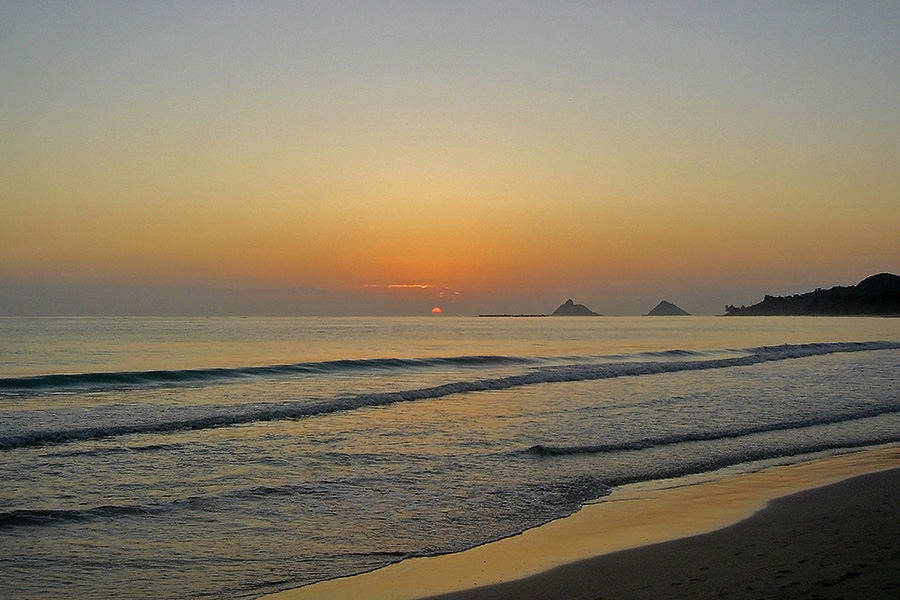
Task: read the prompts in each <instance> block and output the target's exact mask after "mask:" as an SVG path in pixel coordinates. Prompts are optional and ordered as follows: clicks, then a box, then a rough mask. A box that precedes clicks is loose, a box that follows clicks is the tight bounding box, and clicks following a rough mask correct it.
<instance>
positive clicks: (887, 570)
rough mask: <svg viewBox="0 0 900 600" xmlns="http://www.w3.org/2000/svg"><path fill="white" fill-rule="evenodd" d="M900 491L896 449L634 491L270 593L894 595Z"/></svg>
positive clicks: (460, 597) (291, 596)
mask: <svg viewBox="0 0 900 600" xmlns="http://www.w3.org/2000/svg"><path fill="white" fill-rule="evenodd" d="M625 487H627V486H625ZM898 489H900V449H898V448H897V447H896V446H892V447H887V448H881V449H875V450H868V451H862V452H855V453H851V454H845V455H840V456H836V457H831V458H826V459H821V460H815V461H811V462H805V463H799V464H795V465H790V466H782V467H774V468H770V469H765V470H761V471H757V472H751V473H745V474H742V475H738V476H734V477H726V478H724V479H719V480H713V481H709V482H704V483H699V484H695V485H684V486H678V487H670V488H667V489H661V490H657V491H654V492H650V493H648V492H646V491H640V490H639V489H625V490H623V493H621V494H616V493H615V492H614V493H613V494H611V495H610V496H608V497H606V498H604V499H602V501H599V502H596V503H592V504H588V505H587V506H585V507H584V508H583V509H582V510H581V511H579V512H577V513H576V514H574V515H572V516H571V517H567V518H563V519H559V520H556V521H553V522H551V523H549V524H547V525H544V526H541V527H537V528H534V529H531V530H528V531H526V532H524V533H523V534H521V535H517V536H512V537H510V538H506V539H504V540H499V541H497V542H493V543H490V544H485V545H483V546H479V547H476V548H473V549H471V550H468V551H466V552H461V553H456V554H449V555H444V556H437V557H427V558H417V559H412V560H407V561H404V562H401V563H398V564H395V565H391V566H389V567H386V568H383V569H379V570H377V571H373V572H370V573H366V574H363V575H359V576H355V577H348V578H343V579H337V580H332V581H327V582H322V583H320V584H315V585H311V586H307V587H303V588H299V589H296V590H288V591H286V592H283V593H280V594H274V595H271V596H266V599H267V600H301V599H305V598H318V599H323V600H324V599H327V598H352V597H365V598H370V599H379V598H392V599H395V600H399V599H402V598H407V599H410V600H412V599H417V598H426V597H428V598H434V599H436V598H441V599H442V600H476V599H487V598H523V599H530V598H534V599H537V598H550V599H552V598H560V599H562V598H605V599H613V598H630V599H633V598H660V597H666V598H698V597H717V596H721V597H729V598H779V597H783V598H796V597H817V598H841V597H866V598H896V597H897V595H898V591H900V576H898V575H897V573H900V550H898V544H897V541H898V540H900V518H898V517H900V506H898V504H897V502H896V492H897V490H898Z"/></svg>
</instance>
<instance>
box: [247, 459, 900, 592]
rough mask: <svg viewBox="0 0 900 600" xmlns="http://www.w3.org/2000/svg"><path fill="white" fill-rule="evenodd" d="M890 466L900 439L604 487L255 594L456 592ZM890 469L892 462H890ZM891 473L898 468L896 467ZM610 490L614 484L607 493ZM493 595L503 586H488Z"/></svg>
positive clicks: (724, 522) (729, 520)
mask: <svg viewBox="0 0 900 600" xmlns="http://www.w3.org/2000/svg"><path fill="white" fill-rule="evenodd" d="M891 469H900V446H897V445H891V446H887V447H879V448H875V449H869V450H863V451H858V452H849V453H846V454H840V455H836V456H831V457H827V458H821V459H814V460H811V461H808V462H801V463H796V464H793V465H786V466H776V467H770V468H766V469H763V470H759V471H753V472H748V473H743V474H739V475H734V476H727V477H725V478H723V479H716V480H712V481H705V482H701V483H696V484H688V485H683V486H680V487H669V488H665V489H658V490H650V491H644V492H640V493H635V492H634V491H632V490H630V489H629V486H624V489H620V490H613V493H612V494H610V495H609V496H605V497H602V498H600V499H598V500H596V501H593V502H592V503H588V504H586V505H585V506H583V507H582V508H581V509H580V510H579V511H578V512H576V513H574V514H573V515H570V516H568V517H564V518H561V519H557V520H554V521H551V522H549V523H546V524H544V525H541V526H538V527H535V528H532V529H529V530H526V531H524V532H522V533H520V534H518V535H514V536H511V537H508V538H503V539H501V540H497V541H494V542H489V543H486V544H483V545H481V546H476V547H474V548H471V549H469V550H465V551H462V552H458V553H453V554H445V555H439V556H429V557H416V558H410V559H406V560H403V561H401V562H399V563H395V564H392V565H388V566H386V567H383V568H380V569H377V570H375V571H370V572H368V573H362V574H360V575H354V576H350V577H342V578H338V579H331V580H327V581H322V582H319V583H314V584H311V585H307V586H303V587H300V588H294V589H289V590H285V591H283V592H278V593H275V594H269V595H266V596H263V597H262V598H263V599H264V600H304V599H309V598H315V599H320V600H325V599H328V598H334V599H336V600H337V599H342V598H352V597H360V598H361V597H365V598H369V599H371V600H378V599H384V600H388V599H391V600H418V599H421V598H427V597H431V596H443V595H449V594H454V596H453V597H457V595H456V594H455V593H457V592H460V593H461V594H460V595H459V596H458V597H459V598H460V599H462V598H467V597H469V596H468V595H467V594H472V595H473V596H472V597H477V592H478V591H479V590H480V589H482V588H486V587H487V586H493V585H497V584H503V583H508V582H519V583H523V581H522V580H525V579H526V578H530V577H532V576H539V577H540V576H541V575H539V574H548V575H549V573H548V572H550V571H551V570H554V569H557V568H561V567H564V566H565V565H570V566H571V565H575V564H577V563H579V562H582V561H586V560H591V559H595V558H596V557H605V556H608V555H610V554H612V553H618V552H621V551H624V550H630V549H641V548H647V547H650V546H653V545H656V544H661V543H663V542H669V541H672V540H684V539H685V538H691V539H693V538H694V536H701V535H703V534H708V533H711V532H716V531H720V530H723V529H725V528H728V527H730V526H732V525H735V524H738V523H741V522H743V521H745V520H747V519H748V518H750V517H752V516H753V515H754V514H756V513H758V512H759V511H761V510H762V509H763V508H765V507H766V506H767V505H768V504H769V503H770V502H772V501H774V500H776V499H779V498H784V497H785V496H791V495H794V494H798V493H800V492H804V491H807V490H813V489H816V488H820V487H824V486H828V485H832V484H835V483H838V482H840V481H843V480H846V479H849V478H852V477H855V476H859V475H865V474H871V473H877V472H880V471H887V470H891ZM898 475H900V471H898ZM898 479H900V476H898ZM617 492H618V493H617ZM498 597H503V596H498Z"/></svg>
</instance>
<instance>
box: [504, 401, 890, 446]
mask: <svg viewBox="0 0 900 600" xmlns="http://www.w3.org/2000/svg"><path fill="white" fill-rule="evenodd" d="M895 413H900V407H897V406H890V407H889V406H883V407H873V408H871V409H869V410H861V411H856V412H851V413H843V414H838V415H831V416H828V417H822V418H810V419H800V420H795V421H786V422H780V423H770V424H766V425H757V426H748V427H741V428H735V429H726V430H721V431H695V432H690V433H683V434H675V435H664V436H659V437H648V438H642V439H638V440H630V441H628V442H621V443H614V444H590V445H575V446H547V445H544V444H535V445H534V446H531V447H529V448H527V449H526V450H524V451H519V452H518V453H525V454H533V455H535V456H539V457H554V456H572V455H581V454H609V453H614V452H627V451H633V450H647V449H649V448H656V447H659V446H672V445H676V444H683V443H688V442H709V441H716V440H725V439H735V438H741V437H746V436H749V435H754V434H760V433H770V432H774V431H787V430H790V429H804V428H807V427H816V426H820V425H834V424H836V423H847V422H850V421H859V420H862V419H870V418H872V417H879V416H881V415H887V414H895Z"/></svg>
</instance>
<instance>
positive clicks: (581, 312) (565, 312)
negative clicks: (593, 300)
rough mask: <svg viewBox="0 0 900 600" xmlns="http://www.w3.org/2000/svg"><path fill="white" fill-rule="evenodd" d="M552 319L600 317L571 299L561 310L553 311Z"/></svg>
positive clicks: (561, 306)
mask: <svg viewBox="0 0 900 600" xmlns="http://www.w3.org/2000/svg"><path fill="white" fill-rule="evenodd" d="M550 316H551V317H599V316H600V314H599V313H595V312H594V311H592V310H591V309H589V308H588V307H587V306H585V305H584V304H575V303H574V302H572V299H571V298H569V299H568V300H566V301H565V302H564V303H563V304H560V305H559V308H557V309H556V310H554V311H553V313H552V314H551V315H550Z"/></svg>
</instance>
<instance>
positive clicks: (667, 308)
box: [646, 300, 691, 317]
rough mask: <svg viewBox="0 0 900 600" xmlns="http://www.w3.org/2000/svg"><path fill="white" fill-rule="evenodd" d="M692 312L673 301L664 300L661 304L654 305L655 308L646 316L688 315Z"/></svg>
mask: <svg viewBox="0 0 900 600" xmlns="http://www.w3.org/2000/svg"><path fill="white" fill-rule="evenodd" d="M690 314H691V313H689V312H688V311H686V310H684V309H682V308H680V307H678V306H675V305H674V304H672V303H671V302H667V301H665V300H663V301H662V302H660V303H659V304H657V305H656V307H654V309H653V310H651V311H650V312H648V313H647V314H646V316H648V317H688V316H690Z"/></svg>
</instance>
